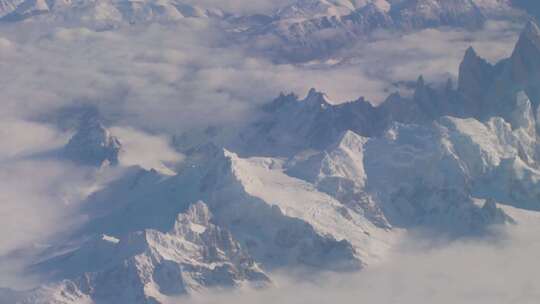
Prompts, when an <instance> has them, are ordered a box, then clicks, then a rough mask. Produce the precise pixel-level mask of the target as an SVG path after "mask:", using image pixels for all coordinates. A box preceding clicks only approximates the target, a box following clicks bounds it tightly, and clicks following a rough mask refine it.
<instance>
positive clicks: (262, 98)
mask: <svg viewBox="0 0 540 304" xmlns="http://www.w3.org/2000/svg"><path fill="white" fill-rule="evenodd" d="M25 26H26V27H27V28H25V27H22V29H21V28H19V27H15V28H10V27H6V28H4V29H2V30H0V68H2V70H10V71H11V73H2V74H1V75H0V83H2V96H0V102H1V103H2V106H3V111H2V113H1V114H0V116H1V117H10V118H12V117H18V118H24V119H29V118H30V119H31V118H33V117H34V116H35V115H38V114H43V113H48V112H51V111H54V110H55V109H59V108H62V107H65V106H69V105H73V104H79V103H92V104H95V105H97V106H98V107H99V108H100V109H101V111H102V112H103V113H104V114H105V115H107V116H109V117H112V118H114V119H115V120H116V122H117V123H121V124H123V125H127V126H133V127H136V128H140V129H143V130H151V131H158V132H166V133H169V134H178V133H181V132H182V131H185V130H186V129H190V128H193V127H206V126H208V125H219V124H235V123H238V122H245V121H248V120H249V119H250V118H253V116H254V115H256V109H257V108H258V106H259V105H260V104H262V103H265V102H268V101H269V100H271V99H273V98H274V97H275V96H277V95H278V94H279V93H280V92H281V91H284V92H296V93H297V94H300V95H303V94H305V93H306V92H307V91H308V90H309V88H311V87H316V88H318V89H319V90H321V91H325V92H327V94H328V95H329V96H330V98H331V99H332V100H334V101H335V102H343V101H349V100H354V99H356V98H358V97H360V96H365V97H367V98H368V99H369V100H372V101H373V102H375V103H378V102H381V101H382V100H384V98H385V97H386V96H387V95H388V94H389V92H391V91H392V90H393V89H394V88H393V86H392V83H394V82H397V81H407V80H415V79H416V77H418V75H420V74H424V76H426V79H427V80H428V81H442V80H443V79H444V80H446V78H447V77H453V78H455V77H456V75H457V68H458V65H459V62H460V60H461V58H462V57H463V54H464V51H465V49H466V48H467V47H468V46H469V45H474V46H475V47H477V49H478V51H479V53H480V54H482V55H483V56H485V57H487V58H488V59H490V60H491V61H496V60H498V59H501V58H502V57H505V56H507V55H509V53H510V52H511V49H512V46H513V44H514V42H515V40H516V39H517V31H518V29H517V28H516V27H515V26H514V25H512V24H509V23H505V22H504V23H503V22H500V23H491V24H489V25H488V26H487V27H486V28H485V29H484V30H481V31H478V32H473V33H469V32H465V31H460V30H434V29H432V30H424V31H421V32H418V33H414V34H410V35H406V36H403V37H395V36H388V35H383V34H381V36H380V37H379V39H378V40H377V41H375V42H373V43H368V44H363V45H358V46H355V47H352V48H351V49H349V50H348V51H347V52H345V54H342V55H341V56H340V58H336V60H335V61H334V62H331V63H329V62H325V63H311V64H304V65H296V64H275V63H273V61H272V58H266V57H264V56H262V55H261V56H258V55H257V54H255V55H254V54H253V52H252V50H251V49H250V45H249V44H246V45H243V44H234V43H230V41H227V39H226V35H224V34H223V32H221V31H220V30H218V29H217V27H216V26H215V25H214V24H213V22H212V21H209V20H204V19H200V20H199V19H193V18H188V19H185V20H182V21H179V22H178V23H176V24H169V25H158V24H153V25H145V26H132V27H126V28H123V29H120V30H117V31H106V32H94V31H91V30H88V29H83V28H71V29H67V28H55V29H52V30H45V31H43V30H41V29H36V28H35V27H34V26H33V25H32V24H31V23H30V24H28V25H25ZM21 31H22V32H24V35H19V34H20V33H21ZM494 37H496V39H494ZM341 57H343V58H345V60H341V59H342V58H341ZM336 62H339V63H337V64H336ZM14 63H16V64H14Z"/></svg>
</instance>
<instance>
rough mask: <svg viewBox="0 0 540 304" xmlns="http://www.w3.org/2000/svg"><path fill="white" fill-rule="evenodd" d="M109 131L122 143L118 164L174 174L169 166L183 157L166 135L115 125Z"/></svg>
mask: <svg viewBox="0 0 540 304" xmlns="http://www.w3.org/2000/svg"><path fill="white" fill-rule="evenodd" d="M111 133H112V134H113V135H114V136H116V137H118V139H119V140H120V142H121V143H122V151H121V153H120V164H122V165H124V166H134V165H138V166H140V167H142V168H144V169H147V170H150V169H155V170H157V171H159V172H161V173H163V174H169V175H174V174H175V173H174V171H173V170H172V169H171V168H170V167H174V165H175V164H177V163H178V162H180V161H181V160H182V158H183V156H182V155H181V154H179V153H178V152H176V151H175V150H174V149H173V148H172V147H171V146H170V140H169V139H168V138H167V137H166V136H159V135H151V134H147V133H144V132H141V131H137V130H135V129H133V128H122V127H115V128H111Z"/></svg>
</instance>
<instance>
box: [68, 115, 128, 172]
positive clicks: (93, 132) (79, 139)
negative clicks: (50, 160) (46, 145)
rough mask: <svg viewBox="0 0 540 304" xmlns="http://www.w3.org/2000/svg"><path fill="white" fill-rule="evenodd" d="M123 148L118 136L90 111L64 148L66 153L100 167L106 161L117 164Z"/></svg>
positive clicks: (72, 158) (82, 161)
mask: <svg viewBox="0 0 540 304" xmlns="http://www.w3.org/2000/svg"><path fill="white" fill-rule="evenodd" d="M121 148H122V145H121V144H120V141H119V140H118V138H116V137H114V136H112V135H111V134H110V132H109V131H108V130H107V129H105V127H104V126H103V124H102V123H101V122H100V121H99V117H98V116H97V115H94V114H93V113H89V114H88V115H85V116H84V117H82V119H81V122H80V124H79V126H78V128H77V131H76V133H75V135H73V137H72V138H71V139H70V140H69V142H68V143H67V145H66V146H65V148H64V155H65V156H66V157H67V158H68V159H70V160H72V161H74V162H77V163H80V164H83V165H88V166H97V167H99V166H101V165H102V164H103V163H104V162H107V163H109V164H111V165H116V164H118V154H119V152H120V150H121Z"/></svg>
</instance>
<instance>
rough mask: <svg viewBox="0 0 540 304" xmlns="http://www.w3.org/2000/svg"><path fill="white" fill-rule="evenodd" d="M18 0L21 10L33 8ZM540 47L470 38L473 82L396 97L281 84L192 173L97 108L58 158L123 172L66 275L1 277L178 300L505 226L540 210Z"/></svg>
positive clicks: (528, 39)
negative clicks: (501, 54) (166, 162)
mask: <svg viewBox="0 0 540 304" xmlns="http://www.w3.org/2000/svg"><path fill="white" fill-rule="evenodd" d="M364 2H365V3H364ZM368 2H369V3H368ZM25 3H26V2H25ZM97 3H102V2H93V4H92V5H94V4H96V5H97ZM107 3H109V4H110V3H113V2H103V3H102V4H103V5H108V4H107ZM119 3H122V2H114V5H119ZM411 3H414V4H415V5H413V4H411ZM443 3H444V4H443ZM23 4H24V3H23ZM23 4H21V5H23ZM34 4H35V6H34V7H40V8H45V7H47V8H48V9H46V10H45V9H44V10H43V11H47V13H43V14H41V13H40V15H43V16H46V15H47V16H49V15H50V14H51V13H49V11H51V10H50V8H51V7H52V8H54V7H56V5H53V4H51V3H48V2H47V3H46V2H43V3H41V4H39V3H37V2H35V3H34ZM140 4H141V5H142V6H140V7H145V5H146V2H142V3H140ZM507 4H508V3H506V2H504V1H478V2H474V1H466V0H456V1H454V0H452V1H428V0H425V1H420V0H418V1H405V0H404V1H373V2H371V1H357V2H349V1H341V2H339V1H336V2H330V1H318V2H317V3H316V4H313V2H312V1H299V2H298V3H297V4H296V5H297V6H294V5H292V6H289V7H286V8H283V9H281V10H279V11H278V13H277V14H278V15H281V16H283V17H280V18H287V19H294V20H301V21H298V22H300V23H298V24H303V25H302V28H305V26H306V24H310V25H309V27H311V26H312V25H313V24H318V25H327V24H328V23H327V22H333V21H331V20H334V21H336V22H337V21H338V20H339V22H343V20H349V19H350V20H353V19H351V18H356V17H353V16H364V15H355V14H367V12H368V11H371V13H373V14H375V15H369V16H370V17H358V18H359V19H354V20H356V21H351V23H347V22H346V24H348V25H347V26H349V25H350V24H365V23H362V22H364V21H361V20H369V21H370V22H376V24H378V25H381V26H384V27H386V26H399V27H400V28H401V27H403V28H407V29H410V28H421V27H425V26H438V25H447V24H450V25H459V26H467V27H468V26H472V27H475V26H477V25H479V24H480V22H481V21H482V20H484V16H486V15H487V13H486V12H487V11H488V9H489V10H490V12H492V13H493V14H495V12H496V11H497V9H499V5H501V6H504V5H507ZM58 5H60V4H58ZM70 5H75V4H70ZM100 5H101V4H100ZM298 5H301V7H299V6H298ZM482 5H483V6H482ZM1 7H2V8H3V9H4V12H5V16H13V15H10V14H12V13H13V12H16V11H17V10H18V12H19V13H20V12H23V11H24V10H22V9H19V7H21V6H20V5H15V4H13V3H11V4H10V3H7V2H6V3H4V2H3V3H2V6H1ZM10 7H11V8H14V10H13V11H12V12H7V10H9V9H10ZM23 7H30V6H28V4H26V5H24V6H23ZM95 7H97V6H94V8H95ZM120 7H122V6H120ZM181 7H183V6H181ZM184 8H185V7H184ZM457 8H459V9H457ZM58 9H59V10H60V8H58ZM175 9H178V8H177V7H176V6H175ZM186 9H187V8H186ZM54 11H55V9H53V10H52V14H53V15H54V14H55V13H54ZM69 11H71V9H69ZM143 11H144V12H149V11H147V10H146V9H143ZM156 11H159V12H163V11H162V10H156ZM188 11H190V12H192V15H193V14H194V13H193V12H195V11H196V12H204V13H200V14H199V13H197V14H196V15H197V16H199V17H201V16H203V17H212V16H224V15H223V14H218V13H210V12H215V11H210V10H204V9H197V10H195V9H194V8H192V9H190V10H188ZM26 12H35V11H33V10H26ZM418 12H421V14H420V15H418V14H419V13H418ZM19 13H17V14H19ZM123 13H124V12H123ZM123 13H122V14H123ZM329 13H331V14H333V15H334V16H333V17H327V16H326V15H327V14H329ZM371 13H370V14H371ZM25 14H26V13H24V14H23V15H24V16H27V17H29V16H30V15H34V16H36V17H37V15H38V13H28V14H26V15H25ZM186 14H187V13H186ZM23 15H19V16H23ZM122 16H124V15H122ZM133 16H135V15H133ZM306 16H307V17H306ZM419 16H420V17H419ZM5 18H8V19H11V20H15V19H12V18H13V17H5ZM30 18H33V17H30ZM272 18H273V19H275V18H276V17H272ZM306 18H307V19H309V20H307V21H306ZM362 18H367V19H362ZM471 18H472V19H471ZM19 19H20V18H19ZM313 20H319V21H313ZM358 20H360V21H358ZM235 22H238V20H237V21H235ZM280 22H281V21H278V22H277V23H276V21H272V22H270V23H269V24H274V25H275V24H278V23H280ZM306 22H307V23H306ZM355 22H356V23H355ZM381 22H382V23H381ZM384 22H388V23H384ZM343 24H345V23H343ZM268 26H270V25H268V24H267V27H266V28H271V27H272V26H270V27H268ZM354 26H356V25H354ZM293 27H294V26H293ZM539 58H540V29H539V28H538V26H537V25H536V24H535V23H533V22H529V23H528V24H527V26H526V27H525V29H524V30H523V32H522V33H521V36H520V38H519V41H518V42H517V44H516V47H515V49H514V51H513V53H512V55H511V56H510V57H509V58H507V59H504V60H501V61H500V62H498V63H496V64H490V63H488V62H487V61H485V60H484V59H482V58H481V57H480V56H479V55H478V54H477V53H476V51H475V50H474V49H473V48H470V49H468V50H467V52H466V53H465V55H464V59H463V61H462V63H461V65H460V68H459V71H460V73H459V80H458V83H457V86H454V84H453V83H452V82H451V81H449V82H448V84H447V85H446V86H443V87H438V88H433V87H431V86H430V85H429V84H427V82H426V81H425V79H424V78H423V77H422V76H420V77H419V78H418V80H417V82H416V85H415V90H414V94H412V96H401V95H399V94H397V93H396V94H392V95H391V96H389V97H388V98H387V99H386V101H385V102H384V103H382V104H381V105H378V106H373V105H372V104H371V103H369V102H368V101H367V100H365V99H364V98H359V99H357V100H354V101H351V102H346V103H342V104H338V105H336V104H334V103H332V102H331V101H329V100H328V97H327V96H326V95H325V94H324V93H322V92H318V91H317V90H316V89H312V90H310V91H309V92H308V94H307V96H306V97H305V98H300V97H298V96H297V95H295V94H281V95H280V96H279V97H277V98H276V99H275V100H273V101H272V102H270V103H267V104H265V105H263V106H262V108H261V112H262V113H263V115H262V116H261V117H259V118H258V119H257V120H256V121H254V122H252V123H250V124H249V125H247V126H246V127H244V128H243V129H242V130H240V131H239V132H238V136H236V137H235V138H234V139H233V140H231V141H228V142H226V143H225V144H224V145H219V144H218V143H216V142H213V141H212V140H207V141H203V142H202V143H199V144H196V145H192V146H189V147H188V146H184V147H177V148H178V149H179V150H181V151H182V152H183V153H184V154H185V159H184V161H183V162H182V163H181V164H179V165H178V167H177V168H175V170H176V174H174V175H170V174H163V173H161V172H159V171H157V170H146V169H143V168H140V167H137V166H130V167H123V166H122V164H121V163H120V162H119V155H121V153H122V151H123V150H124V149H126V147H124V146H123V144H122V141H121V140H120V139H119V138H117V137H116V136H115V135H114V134H113V133H112V132H111V131H110V130H109V129H108V128H107V127H106V124H105V122H104V120H102V118H101V117H100V115H99V113H98V112H96V111H88V112H85V113H84V114H83V115H80V118H79V119H78V120H79V122H78V123H77V124H76V126H75V132H74V135H73V136H72V138H71V139H70V140H69V141H68V142H66V145H65V147H64V149H63V150H62V153H59V156H58V157H60V158H62V159H63V160H64V161H67V162H72V163H75V164H78V165H80V166H85V167H88V168H90V169H91V170H92V172H94V174H96V175H107V174H112V172H113V171H115V170H121V171H122V172H123V174H122V175H121V177H119V178H118V179H116V180H114V181H113V182H111V183H109V184H107V185H106V187H104V188H97V190H95V191H94V192H93V193H92V194H91V195H89V196H88V197H87V198H86V202H85V203H84V204H82V206H84V207H83V210H81V212H83V213H84V214H85V215H86V217H87V218H88V220H87V221H85V223H84V224H83V225H82V226H81V227H79V228H77V229H75V230H74V231H72V232H71V233H70V234H69V236H67V237H66V238H65V239H64V240H62V242H59V243H54V244H50V245H49V246H47V247H46V248H45V249H43V250H42V252H40V253H39V255H38V257H37V258H36V260H35V262H34V263H33V264H32V265H31V266H29V267H28V269H27V272H28V273H31V274H38V275H39V276H40V277H43V278H45V281H46V282H48V283H47V284H44V285H43V286H40V287H37V288H36V289H34V290H29V291H14V290H9V289H1V290H0V302H2V303H65V304H68V303H96V304H105V303H166V302H167V301H172V300H174V299H177V298H179V297H180V298H181V297H184V296H189V295H194V294H199V293H204V292H206V291H208V290H213V289H228V288H231V287H235V288H240V287H253V288H268V287H271V286H272V285H273V284H274V282H273V281H274V280H273V274H274V273H275V272H276V271H280V270H284V269H294V268H301V269H304V270H307V271H310V272H315V273H316V272H322V271H332V272H350V271H357V270H362V269H364V268H366V267H369V266H370V265H372V264H376V263H378V262H381V261H384V259H385V257H386V256H387V255H388V253H389V252H391V251H392V249H393V248H394V246H395V245H396V244H398V242H399V241H400V239H401V238H402V236H403V235H404V234H406V233H408V232H410V231H415V230H417V229H421V230H427V231H430V232H431V233H433V234H436V235H441V236H445V237H450V238H459V237H462V236H470V235H475V236H479V237H482V236H485V235H486V234H490V233H491V229H490V228H491V227H492V226H493V225H510V224H515V223H516V219H514V218H512V217H511V216H509V215H508V214H507V213H506V212H505V211H504V208H503V206H504V205H511V206H515V207H519V208H523V209H530V210H539V209H540V205H539V203H538V197H539V195H540V193H539V190H538V189H540V188H539V187H538V181H540V168H539V165H538V159H539V157H540V149H539V148H540V146H539V141H538V138H539V137H538V134H539V133H538V132H539V131H540V112H539V109H538V106H539V104H540V85H539V84H540V82H539V81H538V77H539V75H540V61H539ZM518 224H519V223H518Z"/></svg>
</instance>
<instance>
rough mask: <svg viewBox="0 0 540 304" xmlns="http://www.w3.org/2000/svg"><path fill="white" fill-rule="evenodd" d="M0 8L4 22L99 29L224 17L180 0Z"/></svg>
mask: <svg viewBox="0 0 540 304" xmlns="http://www.w3.org/2000/svg"><path fill="white" fill-rule="evenodd" d="M0 8H1V9H0V21H3V22H18V21H23V20H35V21H40V22H49V23H59V24H63V25H68V26H87V27H90V28H93V29H98V30H106V29H113V28H115V27H119V26H122V25H127V24H137V23H148V22H172V21H175V20H179V19H182V18H189V17H194V18H208V17H220V18H221V17H222V16H223V12H222V11H220V10H219V9H212V8H202V7H199V6H194V5H190V4H188V3H185V2H183V1H179V0H172V1H168V0H143V1H138V0H136V1H131V0H75V1H70V0H52V1H45V0H24V1H13V0H6V1H5V3H4V2H3V3H2V6H0Z"/></svg>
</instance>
